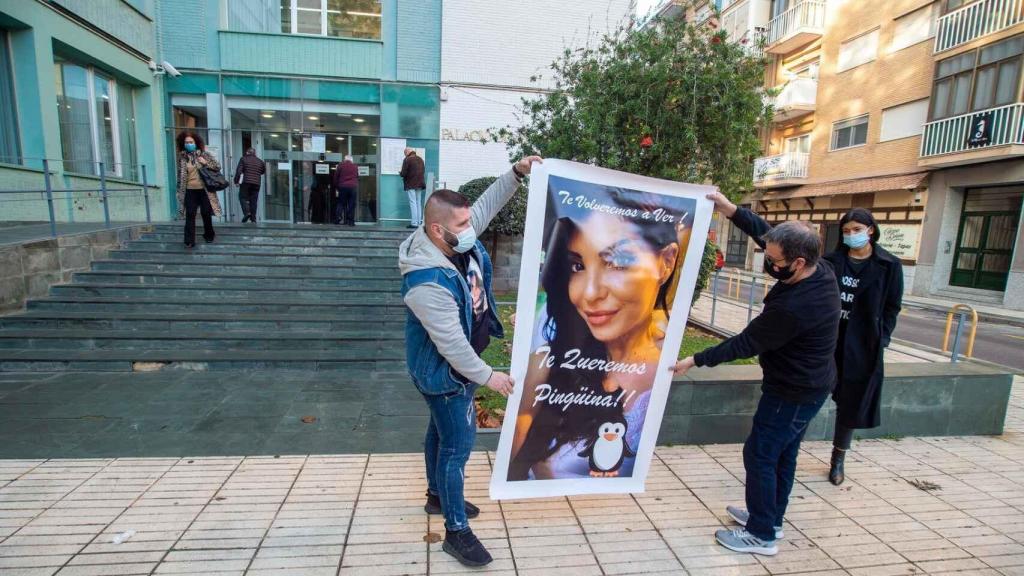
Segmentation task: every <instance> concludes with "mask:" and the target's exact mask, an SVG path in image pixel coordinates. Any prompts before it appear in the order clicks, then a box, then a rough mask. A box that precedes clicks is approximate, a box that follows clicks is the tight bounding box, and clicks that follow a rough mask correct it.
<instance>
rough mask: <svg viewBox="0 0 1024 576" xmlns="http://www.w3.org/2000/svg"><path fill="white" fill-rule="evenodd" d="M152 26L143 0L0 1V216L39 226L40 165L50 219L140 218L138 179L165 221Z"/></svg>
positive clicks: (42, 204)
mask: <svg viewBox="0 0 1024 576" xmlns="http://www.w3.org/2000/svg"><path fill="white" fill-rule="evenodd" d="M154 20H155V5H154V2H153V0H96V1H92V2H80V1H75V0H0V190H5V191H7V193H5V194H3V196H2V197H0V200H3V201H4V202H3V210H2V211H0V219H2V220H4V221H12V220H17V221H42V222H45V221H47V220H48V219H49V214H48V204H47V202H46V198H45V196H44V195H43V194H41V193H40V192H39V191H40V190H43V189H44V188H45V186H46V181H47V179H46V178H45V177H44V173H45V171H44V166H45V167H46V169H48V170H49V174H50V176H51V177H50V178H49V184H50V187H51V188H52V190H53V194H52V198H53V216H54V218H55V220H57V221H59V222H76V221H79V222H80V221H102V220H103V219H104V218H105V217H109V218H111V219H115V220H135V221H140V220H145V218H146V206H145V203H146V200H145V197H146V193H144V191H143V187H142V185H141V184H142V182H143V180H145V181H146V183H148V184H149V185H150V187H149V189H148V195H149V196H150V198H151V199H152V202H151V206H150V207H151V209H152V217H153V218H156V219H161V218H165V217H167V214H168V211H167V207H166V206H165V205H164V204H163V203H162V201H161V199H162V198H165V197H166V178H167V176H166V171H165V169H164V167H165V164H164V162H163V158H162V156H163V154H164V151H163V148H162V138H161V135H162V130H161V127H162V124H161V118H162V98H161V88H160V84H159V77H158V76H155V75H154V72H153V70H152V69H151V67H150V62H151V61H153V59H154V58H155V57H156V53H157V45H156V44H157V41H156V34H155V25H154ZM102 188H108V189H110V194H109V196H108V197H107V198H106V199H105V200H104V199H103V198H102V194H101V192H100V190H101V189H102ZM15 190H32V191H35V192H31V193H23V194H12V193H10V191H15ZM105 213H106V214H105Z"/></svg>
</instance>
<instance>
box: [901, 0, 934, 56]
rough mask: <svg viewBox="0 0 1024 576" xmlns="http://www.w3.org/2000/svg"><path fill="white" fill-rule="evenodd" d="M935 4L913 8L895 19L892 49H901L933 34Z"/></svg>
mask: <svg viewBox="0 0 1024 576" xmlns="http://www.w3.org/2000/svg"><path fill="white" fill-rule="evenodd" d="M937 12H938V11H937V10H936V9H935V4H929V5H928V6H925V7H924V8H921V9H918V10H915V11H913V12H911V13H910V14H907V15H906V16H902V17H900V18H897V19H896V29H895V31H894V32H893V37H892V51H893V52H896V51H897V50H902V49H904V48H906V47H908V46H913V45H914V44H917V43H918V42H921V41H923V40H927V39H928V38H931V37H932V36H934V35H935V15H936V13H937Z"/></svg>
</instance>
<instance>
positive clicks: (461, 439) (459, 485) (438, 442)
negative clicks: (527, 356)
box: [423, 385, 477, 532]
mask: <svg viewBox="0 0 1024 576" xmlns="http://www.w3.org/2000/svg"><path fill="white" fill-rule="evenodd" d="M476 388H477V387H476V385H472V386H467V387H466V388H465V389H463V390H459V391H457V392H453V393H451V394H442V395H430V396H428V395H424V396H423V398H425V399H426V401H427V406H429V407H430V424H429V425H428V426H427V438H426V441H425V443H424V450H423V455H424V457H425V459H426V463H427V490H429V491H430V493H431V494H437V495H438V496H439V497H440V498H441V510H442V512H443V513H444V527H445V528H446V529H448V530H450V531H452V532H458V531H459V530H464V529H466V528H469V519H467V518H466V504H465V498H464V496H463V491H462V489H463V485H464V484H465V480H466V461H468V460H469V453H470V452H471V451H472V450H473V442H474V440H476V408H475V406H474V405H473V393H474V392H475V391H476Z"/></svg>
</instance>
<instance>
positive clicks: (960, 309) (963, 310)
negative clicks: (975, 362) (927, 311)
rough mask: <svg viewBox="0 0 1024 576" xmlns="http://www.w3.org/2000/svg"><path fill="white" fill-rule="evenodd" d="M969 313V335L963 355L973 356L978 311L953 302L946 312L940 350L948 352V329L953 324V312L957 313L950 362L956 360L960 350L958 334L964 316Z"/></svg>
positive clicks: (962, 326)
mask: <svg viewBox="0 0 1024 576" xmlns="http://www.w3.org/2000/svg"><path fill="white" fill-rule="evenodd" d="M968 312H970V313H971V335H970V336H969V337H968V339H967V350H966V352H965V353H964V356H966V357H967V358H971V357H972V356H974V337H975V336H977V335H978V312H977V311H976V310H975V309H974V308H972V307H971V306H968V305H967V304H954V305H953V307H952V308H950V309H949V312H947V313H946V332H945V334H944V335H943V336H942V351H943V352H949V331H950V328H951V327H952V326H953V314H954V313H955V314H957V323H956V335H955V336H953V351H952V353H951V354H950V362H956V361H957V354H958V353H959V352H960V335H961V333H962V332H963V328H964V316H965V315H966V314H967V313H968Z"/></svg>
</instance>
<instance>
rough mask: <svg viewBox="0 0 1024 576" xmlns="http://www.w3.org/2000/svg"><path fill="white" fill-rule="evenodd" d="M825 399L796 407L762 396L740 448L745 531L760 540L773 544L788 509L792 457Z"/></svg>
mask: <svg viewBox="0 0 1024 576" xmlns="http://www.w3.org/2000/svg"><path fill="white" fill-rule="evenodd" d="M824 403H825V399H824V398H822V399H821V400H820V401H818V402H815V403H814V404H796V403H794V402H789V401H786V400H783V399H782V398H779V397H778V396H774V395H772V394H762V395H761V401H760V402H758V404H757V412H756V413H754V426H753V428H752V429H751V430H750V436H748V437H747V442H746V443H745V444H744V445H743V468H744V469H745V470H746V471H747V489H746V495H747V511H748V512H749V513H750V519H749V520H747V531H748V532H750V533H751V534H753V535H754V536H757V537H758V538H760V539H762V540H774V539H775V529H774V526H781V525H782V519H783V517H784V516H785V515H786V506H788V505H789V493H790V492H791V491H792V490H793V478H794V476H795V475H796V457H797V454H799V452H800V441H801V440H803V438H804V434H805V433H806V432H807V424H808V423H809V422H810V421H811V419H812V418H814V415H815V414H817V413H818V410H820V409H821V405H822V404H824Z"/></svg>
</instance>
